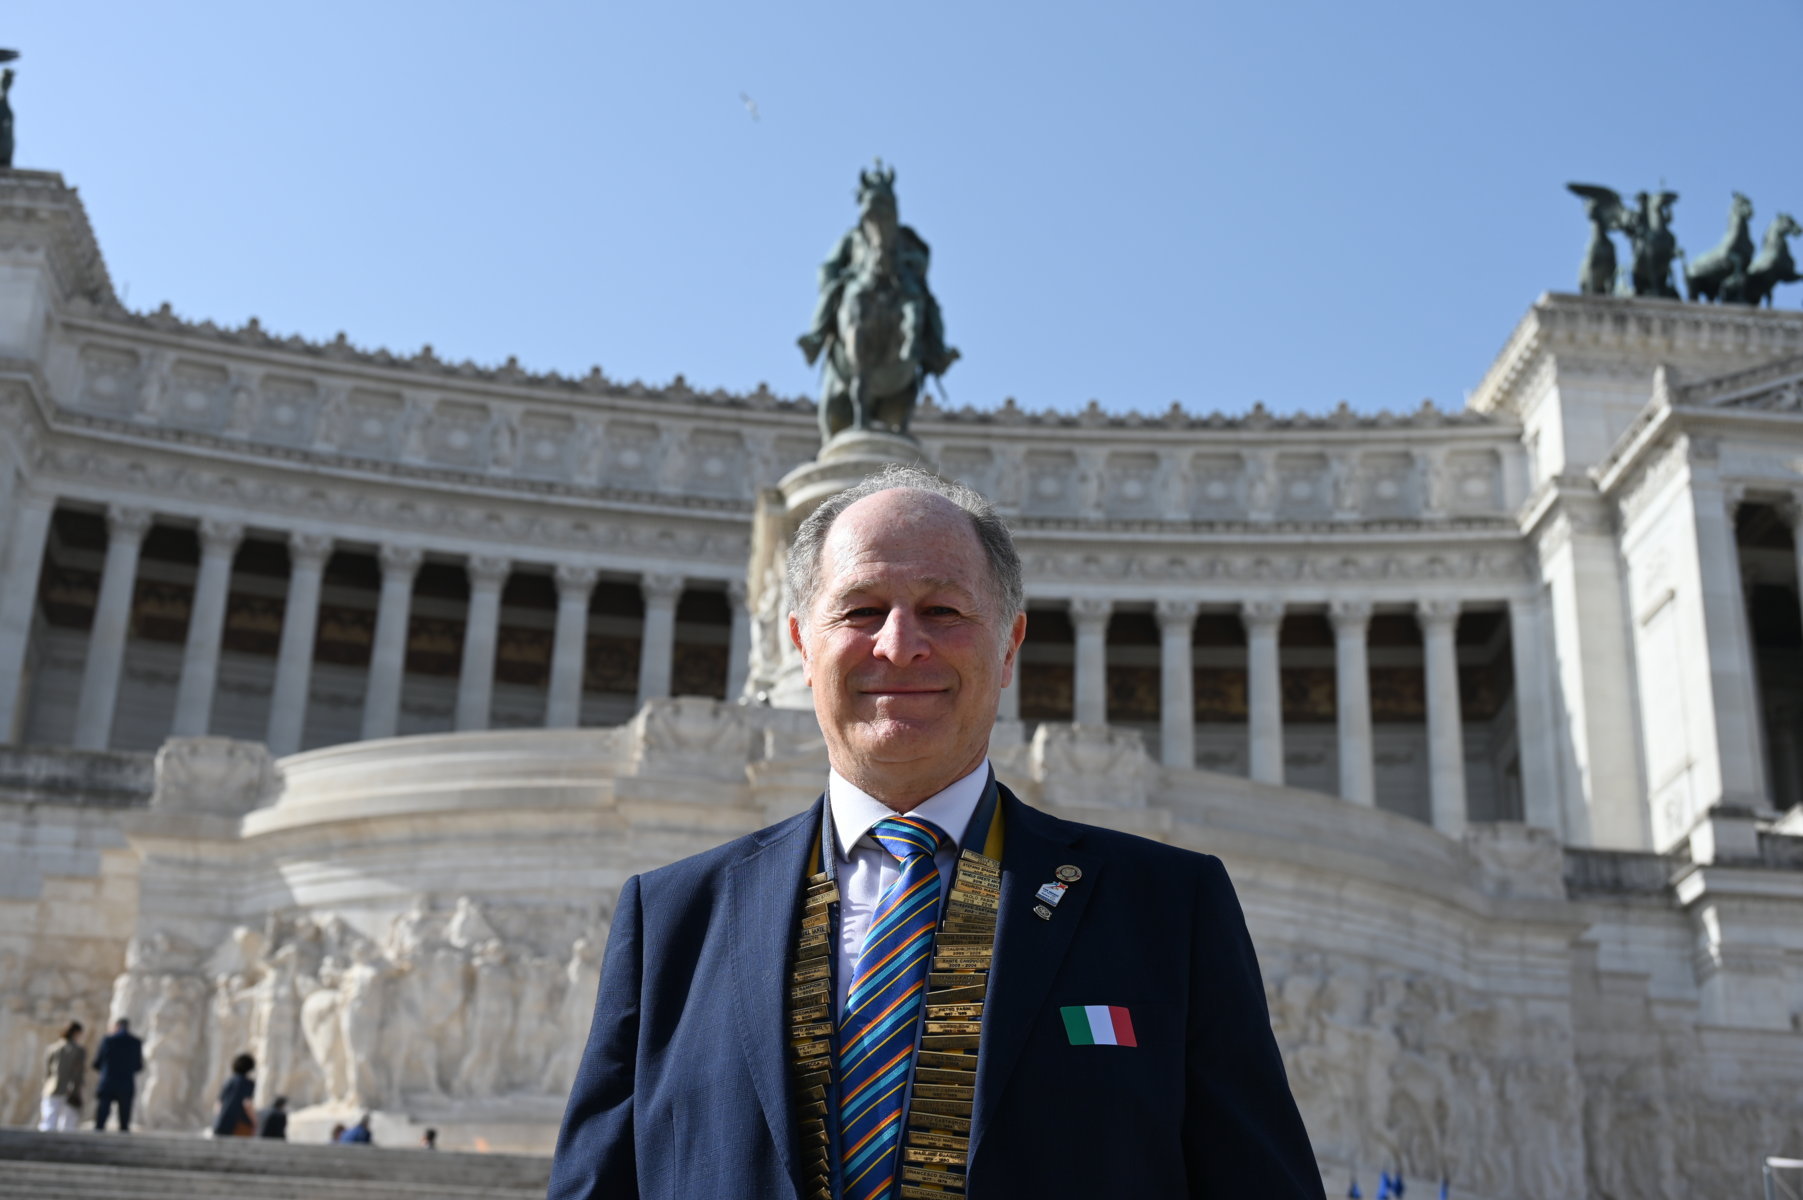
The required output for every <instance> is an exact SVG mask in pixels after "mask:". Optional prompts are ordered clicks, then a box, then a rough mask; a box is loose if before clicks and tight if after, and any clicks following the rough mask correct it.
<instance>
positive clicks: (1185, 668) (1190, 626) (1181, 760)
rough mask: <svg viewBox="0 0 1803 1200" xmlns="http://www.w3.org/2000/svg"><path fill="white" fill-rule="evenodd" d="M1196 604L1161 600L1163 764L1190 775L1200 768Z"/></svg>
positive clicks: (1159, 710)
mask: <svg viewBox="0 0 1803 1200" xmlns="http://www.w3.org/2000/svg"><path fill="white" fill-rule="evenodd" d="M1199 608H1200V606H1199V605H1198V604H1197V603H1196V602H1195V601H1194V600H1160V601H1159V602H1158V605H1157V607H1156V608H1155V609H1154V610H1153V611H1154V612H1155V613H1156V614H1157V617H1158V632H1159V634H1160V638H1159V647H1160V653H1159V669H1158V681H1159V689H1158V691H1159V695H1158V721H1159V730H1158V743H1159V761H1161V762H1163V763H1164V765H1165V766H1167V767H1180V768H1182V769H1183V770H1185V771H1188V770H1190V769H1192V768H1194V767H1195V765H1196V659H1195V650H1194V645H1195V642H1194V637H1195V627H1196V613H1197V611H1198V609H1199Z"/></svg>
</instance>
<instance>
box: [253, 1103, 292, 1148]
mask: <svg viewBox="0 0 1803 1200" xmlns="http://www.w3.org/2000/svg"><path fill="white" fill-rule="evenodd" d="M257 1136H258V1137H260V1138H275V1139H277V1140H278V1141H283V1142H285V1141H287V1140H288V1097H286V1096H277V1097H276V1098H275V1099H274V1100H273V1101H271V1102H270V1105H269V1110H268V1111H267V1112H265V1113H264V1114H263V1119H262V1120H261V1121H259V1122H258V1123H257Z"/></svg>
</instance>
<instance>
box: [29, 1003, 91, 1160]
mask: <svg viewBox="0 0 1803 1200" xmlns="http://www.w3.org/2000/svg"><path fill="white" fill-rule="evenodd" d="M87 1069H88V1056H87V1053H86V1052H85V1051H84V1050H82V1048H81V1022H80V1021H70V1022H69V1024H68V1027H67V1028H65V1029H64V1030H63V1036H62V1037H61V1038H60V1039H59V1040H58V1041H57V1042H56V1043H55V1044H54V1045H52V1046H51V1047H50V1049H49V1051H48V1052H47V1053H46V1054H45V1055H44V1101H43V1104H42V1105H41V1106H40V1107H39V1116H38V1128H39V1129H40V1130H42V1131H43V1132H45V1133H68V1132H71V1131H73V1130H74V1129H75V1127H76V1126H77V1124H79V1123H80V1121H81V1083H82V1076H83V1075H85V1074H86V1073H87Z"/></svg>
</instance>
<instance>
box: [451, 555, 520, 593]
mask: <svg viewBox="0 0 1803 1200" xmlns="http://www.w3.org/2000/svg"><path fill="white" fill-rule="evenodd" d="M463 569H464V571H466V572H467V573H468V574H469V577H470V586H471V587H493V588H498V587H500V586H501V585H502V584H504V583H506V582H507V577H508V576H509V575H511V574H512V573H513V560H512V559H509V558H502V557H501V556H499V555H495V554H472V555H471V556H470V557H469V561H467V562H466V563H464V564H463Z"/></svg>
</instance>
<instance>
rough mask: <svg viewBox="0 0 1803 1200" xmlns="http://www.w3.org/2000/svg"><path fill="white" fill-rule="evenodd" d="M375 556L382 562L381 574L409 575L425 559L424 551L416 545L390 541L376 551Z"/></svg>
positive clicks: (415, 570)
mask: <svg viewBox="0 0 1803 1200" xmlns="http://www.w3.org/2000/svg"><path fill="white" fill-rule="evenodd" d="M376 558H377V560H378V561H380V562H381V564H382V574H383V575H407V576H411V575H413V574H415V573H416V572H417V571H418V570H419V567H420V564H421V563H423V562H424V561H426V552H425V551H424V550H422V549H420V548H419V547H418V546H396V545H393V544H392V543H391V544H387V545H384V546H383V547H382V548H381V549H380V550H378V551H376Z"/></svg>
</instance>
